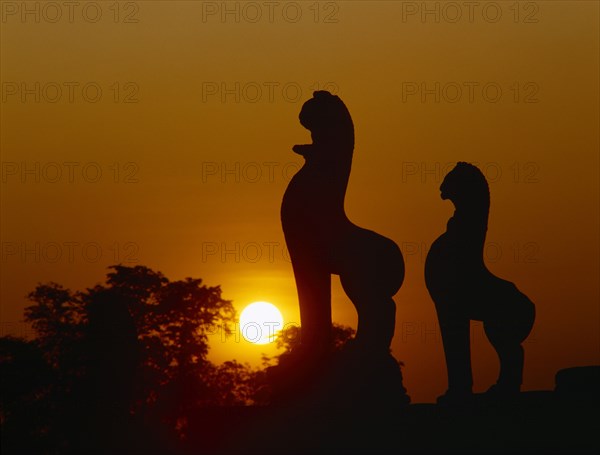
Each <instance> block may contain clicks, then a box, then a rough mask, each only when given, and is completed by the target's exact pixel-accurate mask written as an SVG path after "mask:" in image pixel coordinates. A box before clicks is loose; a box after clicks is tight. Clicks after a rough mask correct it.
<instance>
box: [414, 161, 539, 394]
mask: <svg viewBox="0 0 600 455" xmlns="http://www.w3.org/2000/svg"><path fill="white" fill-rule="evenodd" d="M440 191H441V198H442V199H450V200H451V201H452V203H453V204H454V206H455V208H456V210H455V212H454V216H452V218H450V219H449V220H448V225H447V228H446V232H445V233H444V234H442V235H441V236H440V237H439V238H438V239H437V240H436V241H435V242H434V243H433V244H432V245H431V249H430V250H429V253H428V255H427V260H426V263H425V281H426V284H427V289H428V290H429V294H430V295H431V298H432V299H433V301H434V302H435V307H436V310H437V315H438V320H439V323H440V328H441V332H442V340H443V343H444V353H445V356H446V366H447V369H448V391H447V392H446V393H445V395H443V396H442V397H440V398H439V399H438V401H440V402H443V401H461V400H463V399H468V398H469V396H470V395H471V393H472V384H473V379H472V373H471V353H470V331H469V325H470V320H471V319H472V320H477V321H483V324H484V329H485V333H486V335H487V337H488V339H489V340H490V342H491V344H492V346H493V347H494V349H495V350H496V352H497V353H498V357H499V359H500V375H499V377H498V381H497V383H496V384H495V385H494V386H492V388H490V390H488V394H490V395H493V396H497V395H500V396H505V395H512V394H515V393H518V392H519V390H520V387H521V382H522V374H523V362H524V353H523V347H522V346H521V343H522V342H523V341H524V340H525V338H527V336H528V335H529V333H530V332H531V329H532V327H533V322H534V320H535V307H534V305H533V303H532V302H531V300H529V298H527V296H526V295H525V294H523V293H522V292H520V291H519V290H518V289H517V288H516V286H515V285H514V284H513V283H511V282H509V281H506V280H503V279H501V278H498V277H496V276H494V275H493V274H492V273H491V272H490V271H489V270H488V269H487V267H486V266H485V263H484V259H483V248H484V242H485V236H486V232H487V224H488V212H489V206H490V193H489V188H488V184H487V181H486V180H485V177H484V176H483V174H482V173H481V171H480V170H479V169H478V168H477V167H476V166H473V165H472V164H469V163H464V162H459V163H458V164H457V165H456V167H455V168H454V169H453V170H452V171H451V172H450V173H448V175H446V177H445V178H444V181H443V182H442V185H441V186H440Z"/></svg>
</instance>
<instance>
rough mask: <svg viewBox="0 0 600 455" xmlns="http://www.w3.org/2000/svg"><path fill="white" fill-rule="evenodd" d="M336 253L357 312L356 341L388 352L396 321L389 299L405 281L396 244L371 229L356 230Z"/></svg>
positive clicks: (343, 285)
mask: <svg viewBox="0 0 600 455" xmlns="http://www.w3.org/2000/svg"><path fill="white" fill-rule="evenodd" d="M342 248H343V251H342V252H338V254H336V259H337V264H338V269H339V270H340V280H341V283H342V287H343V288H344V291H345V292H346V294H347V295H348V297H349V298H350V300H352V303H353V304H354V306H355V307H356V311H357V313H358V330H357V333H356V341H357V343H360V345H362V346H365V347H367V348H368V349H374V350H376V351H380V352H386V353H388V352H389V348H390V344H391V342H392V338H393V336H394V329H395V324H396V304H395V302H394V300H393V299H392V297H393V295H394V294H396V292H398V289H400V286H401V285H402V281H403V280H404V259H403V258H402V254H401V252H400V249H399V248H398V246H397V245H396V244H395V243H394V242H393V241H391V240H389V239H387V238H385V237H383V236H380V235H379V234H376V233H374V232H372V231H368V230H364V229H357V230H356V231H355V232H354V233H353V235H351V236H349V239H347V241H346V242H345V244H344V245H343V246H342Z"/></svg>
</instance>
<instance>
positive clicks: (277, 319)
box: [240, 302, 283, 344]
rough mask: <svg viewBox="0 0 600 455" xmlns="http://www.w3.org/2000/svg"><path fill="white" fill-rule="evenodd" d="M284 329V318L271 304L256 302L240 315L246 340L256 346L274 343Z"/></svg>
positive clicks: (241, 326) (241, 328) (241, 327)
mask: <svg viewBox="0 0 600 455" xmlns="http://www.w3.org/2000/svg"><path fill="white" fill-rule="evenodd" d="M282 328H283V316H281V312H280V311H279V310H278V309H277V307H276V306H275V305H273V304H272V303H269V302H254V303H251V304H250V305H248V306H246V308H244V309H243V310H242V313H241V314H240V330H241V331H242V336H243V337H244V339H245V340H247V341H249V342H250V343H254V344H267V343H272V342H273V341H275V339H276V338H277V333H278V332H279V331H280V330H281V329H282Z"/></svg>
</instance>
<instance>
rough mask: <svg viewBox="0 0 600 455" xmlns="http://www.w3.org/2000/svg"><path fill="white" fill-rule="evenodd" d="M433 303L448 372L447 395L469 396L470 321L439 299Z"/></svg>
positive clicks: (471, 376) (470, 377) (471, 378)
mask: <svg viewBox="0 0 600 455" xmlns="http://www.w3.org/2000/svg"><path fill="white" fill-rule="evenodd" d="M435 303H436V309H437V315H438V321H439V324H440V330H441V332H442V342H443V344H444V355H445V357H446V368H447V370H448V392H447V394H448V395H465V394H471V392H472V389H473V375H472V371H471V335H470V320H469V318H467V317H465V315H463V314H462V312H456V310H455V309H454V308H453V307H454V306H455V305H453V304H450V303H448V302H440V301H439V299H438V300H436V302H435Z"/></svg>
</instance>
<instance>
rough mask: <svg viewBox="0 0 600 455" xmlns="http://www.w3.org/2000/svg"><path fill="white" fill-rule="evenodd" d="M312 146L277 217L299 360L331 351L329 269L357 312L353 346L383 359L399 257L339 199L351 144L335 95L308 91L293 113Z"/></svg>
mask: <svg viewBox="0 0 600 455" xmlns="http://www.w3.org/2000/svg"><path fill="white" fill-rule="evenodd" d="M300 123H301V124H302V125H303V126H304V127H305V128H307V129H308V130H310V132H311V136H312V144H308V145H296V146H294V147H293V150H294V152H296V153H298V154H300V155H302V156H303V157H304V158H305V163H304V165H303V167H302V168H301V169H300V170H299V171H298V172H297V173H296V174H295V175H294V177H293V178H292V179H291V181H290V183H289V185H288V187H287V190H286V192H285V194H284V196H283V202H282V206H281V221H282V226H283V232H284V235H285V241H286V244H287V248H288V250H289V252H290V258H291V261H292V267H293V271H294V276H295V280H296V287H297V291H298V299H299V305H300V322H301V327H302V331H301V343H300V348H299V349H300V351H299V352H301V353H302V354H301V355H302V356H303V358H304V359H305V360H306V361H307V362H309V363H314V364H318V362H319V359H323V358H327V356H329V355H330V352H331V326H332V319H331V275H332V274H335V275H339V276H340V281H341V284H342V286H343V289H344V291H345V292H346V294H347V295H348V297H349V298H350V300H351V301H352V303H353V304H354V305H355V307H356V310H357V313H358V330H357V334H356V338H355V340H353V344H352V346H353V348H354V349H355V350H356V351H360V352H363V353H365V358H369V359H374V358H388V357H391V355H390V343H391V340H392V337H393V335H394V325H395V313H396V305H395V303H394V300H393V299H392V297H393V296H394V294H396V292H398V290H399V289H400V286H401V285H402V281H403V280H404V259H403V257H402V253H401V252H400V249H399V248H398V246H397V245H396V244H395V243H394V242H393V241H392V240H390V239H388V238H386V237H383V236H381V235H379V234H377V233H375V232H373V231H370V230H367V229H363V228H361V227H358V226H356V225H355V224H353V223H352V222H351V221H350V220H349V219H348V217H347V216H346V213H345V210H344V198H345V194H346V187H347V185H348V179H349V177H350V168H351V165H352V153H353V150H354V126H353V123H352V118H351V117H350V113H349V112H348V109H347V108H346V106H345V105H344V103H343V102H342V100H341V99H340V98H339V97H337V96H334V95H332V94H330V93H329V92H326V91H317V92H314V94H313V98H312V99H310V100H308V101H307V102H306V103H305V104H304V105H303V106H302V110H301V112H300Z"/></svg>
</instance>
